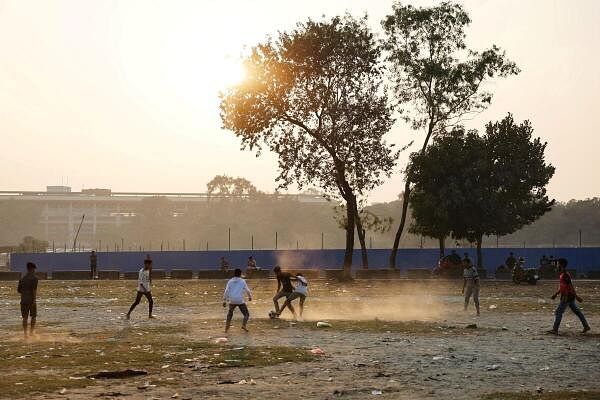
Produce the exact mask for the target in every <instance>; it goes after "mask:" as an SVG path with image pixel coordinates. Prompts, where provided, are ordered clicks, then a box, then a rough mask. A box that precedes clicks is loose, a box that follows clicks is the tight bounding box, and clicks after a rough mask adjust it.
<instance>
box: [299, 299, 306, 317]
mask: <svg viewBox="0 0 600 400" xmlns="http://www.w3.org/2000/svg"><path fill="white" fill-rule="evenodd" d="M304 300H306V296H300V318H302V313H304Z"/></svg>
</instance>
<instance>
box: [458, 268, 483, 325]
mask: <svg viewBox="0 0 600 400" xmlns="http://www.w3.org/2000/svg"><path fill="white" fill-rule="evenodd" d="M463 268H464V270H463V278H464V280H463V288H462V292H463V294H464V295H465V311H467V307H468V306H469V299H470V298H471V296H473V303H474V304H475V308H476V310H477V316H479V274H478V273H477V269H476V268H475V267H473V263H472V262H471V260H470V259H468V258H465V259H464V260H463ZM465 289H466V290H465Z"/></svg>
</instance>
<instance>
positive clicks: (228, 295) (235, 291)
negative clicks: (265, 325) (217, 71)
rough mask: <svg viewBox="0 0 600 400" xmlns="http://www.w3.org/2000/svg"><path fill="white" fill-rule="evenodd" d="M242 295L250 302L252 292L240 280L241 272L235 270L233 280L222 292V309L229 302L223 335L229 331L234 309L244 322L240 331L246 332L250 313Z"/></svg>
mask: <svg viewBox="0 0 600 400" xmlns="http://www.w3.org/2000/svg"><path fill="white" fill-rule="evenodd" d="M244 294H246V295H248V301H252V292H250V289H249V288H248V284H247V283H246V281H245V280H244V279H243V278H242V270H241V269H239V268H236V269H235V270H234V271H233V278H231V279H230V280H229V281H227V286H225V291H224V292H223V307H226V306H227V302H229V311H228V312H227V320H226V322H225V333H227V331H229V328H230V327H231V320H232V319H233V311H234V310H235V308H236V307H238V308H239V309H240V311H241V313H242V315H243V316H244V321H243V322H242V329H243V330H244V331H246V332H248V327H247V324H248V319H249V318H250V312H249V311H248V306H247V305H246V302H245V301H244Z"/></svg>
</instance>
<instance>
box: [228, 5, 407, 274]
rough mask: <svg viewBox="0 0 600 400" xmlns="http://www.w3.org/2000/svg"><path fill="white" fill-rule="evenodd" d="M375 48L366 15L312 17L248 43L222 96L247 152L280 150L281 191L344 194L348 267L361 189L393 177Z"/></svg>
mask: <svg viewBox="0 0 600 400" xmlns="http://www.w3.org/2000/svg"><path fill="white" fill-rule="evenodd" d="M380 56H381V49H380V47H379V45H378V42H377V41H376V40H375V38H374V37H373V34H372V33H371V31H370V29H369V28H368V26H367V22H366V18H363V19H355V18H353V17H351V16H348V15H346V16H344V17H334V18H332V19H331V20H323V21H312V20H308V21H306V22H304V23H300V24H298V25H297V27H296V29H294V30H292V31H290V32H282V33H280V34H279V36H278V37H277V38H276V39H269V40H267V41H266V42H264V43H262V44H259V45H257V46H256V47H254V48H253V49H252V52H251V54H250V56H249V57H248V58H247V59H246V60H245V64H244V65H245V68H246V71H247V79H246V80H245V81H244V82H243V83H241V84H239V85H237V86H235V87H233V88H231V89H229V90H228V91H226V92H225V93H223V94H222V102H221V111H222V112H221V118H222V120H223V125H224V127H225V128H227V129H229V130H232V131H233V132H234V133H235V134H236V135H237V136H238V137H239V138H240V139H241V142H242V147H243V148H249V149H255V150H257V153H258V154H260V152H261V150H262V149H263V147H264V146H266V147H267V148H268V149H269V150H271V151H273V152H275V153H277V154H278V156H279V175H278V177H277V181H278V182H279V185H280V187H282V188H285V187H287V186H288V185H290V184H291V183H296V184H297V185H298V186H299V187H300V188H302V187H303V186H305V185H315V186H318V187H320V188H322V189H323V190H324V191H326V192H327V193H332V194H334V195H336V196H338V197H340V198H342V199H343V200H344V202H345V203H346V205H347V216H348V221H349V224H348V225H349V226H348V228H347V232H346V238H347V240H346V257H345V259H344V267H345V269H346V270H347V271H349V268H350V265H351V261H352V249H353V247H354V226H355V224H356V222H357V220H356V219H355V216H356V215H358V211H357V204H356V203H357V201H356V196H357V195H363V194H365V193H367V192H368V191H369V190H371V189H373V188H374V187H375V186H377V185H379V184H381V183H382V181H383V177H385V176H389V174H390V173H391V170H392V168H393V166H394V163H395V159H396V154H395V153H394V152H393V151H392V148H391V146H390V145H388V144H386V142H385V140H384V138H383V137H384V135H385V134H386V133H387V132H388V131H389V129H390V127H391V126H392V124H393V119H392V107H391V106H390V105H389V104H388V99H387V94H386V91H385V88H384V86H383V71H382V69H381V66H380Z"/></svg>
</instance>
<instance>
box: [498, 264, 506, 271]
mask: <svg viewBox="0 0 600 400" xmlns="http://www.w3.org/2000/svg"><path fill="white" fill-rule="evenodd" d="M506 271H508V268H506V265H504V264H500V265H498V268H496V272H506Z"/></svg>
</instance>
